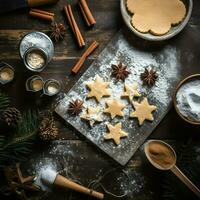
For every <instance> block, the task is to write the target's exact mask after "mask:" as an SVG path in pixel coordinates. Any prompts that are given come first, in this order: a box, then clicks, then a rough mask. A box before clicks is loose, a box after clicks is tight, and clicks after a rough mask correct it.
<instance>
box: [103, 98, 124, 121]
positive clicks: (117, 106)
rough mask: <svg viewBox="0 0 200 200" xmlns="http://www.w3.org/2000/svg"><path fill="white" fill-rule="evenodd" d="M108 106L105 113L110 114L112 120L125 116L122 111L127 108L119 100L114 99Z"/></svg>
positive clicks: (107, 102)
mask: <svg viewBox="0 0 200 200" xmlns="http://www.w3.org/2000/svg"><path fill="white" fill-rule="evenodd" d="M106 105H107V108H105V110H104V112H105V113H109V114H110V115H111V118H112V119H113V118H114V117H116V116H120V117H123V116H124V113H123V112H122V110H123V109H124V108H125V106H126V105H124V104H123V103H120V102H119V100H116V99H112V100H110V101H106Z"/></svg>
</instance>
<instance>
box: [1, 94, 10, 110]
mask: <svg viewBox="0 0 200 200" xmlns="http://www.w3.org/2000/svg"><path fill="white" fill-rule="evenodd" d="M9 105H10V99H9V98H8V96H6V95H4V94H2V93H0V113H2V112H3V111H4V110H5V109H6V108H8V106H9Z"/></svg>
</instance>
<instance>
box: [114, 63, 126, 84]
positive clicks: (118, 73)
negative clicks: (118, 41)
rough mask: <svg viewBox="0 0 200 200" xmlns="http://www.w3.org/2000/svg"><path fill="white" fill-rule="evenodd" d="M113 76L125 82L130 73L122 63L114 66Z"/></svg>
mask: <svg viewBox="0 0 200 200" xmlns="http://www.w3.org/2000/svg"><path fill="white" fill-rule="evenodd" d="M112 70H113V71H112V76H114V77H115V78H116V79H117V80H122V81H124V80H125V79H126V78H127V77H128V75H129V74H130V72H129V71H128V70H127V66H123V64H122V63H121V62H120V63H119V64H118V65H112Z"/></svg>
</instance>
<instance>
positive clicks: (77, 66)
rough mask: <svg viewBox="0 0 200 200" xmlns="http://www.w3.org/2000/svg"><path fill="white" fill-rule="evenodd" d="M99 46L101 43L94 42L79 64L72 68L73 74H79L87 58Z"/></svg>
mask: <svg viewBox="0 0 200 200" xmlns="http://www.w3.org/2000/svg"><path fill="white" fill-rule="evenodd" d="M98 46H99V43H98V42H97V41H94V42H93V43H92V44H91V45H90V46H89V47H88V48H87V49H86V51H85V52H84V53H83V54H82V56H81V57H80V59H79V60H78V62H77V63H76V64H75V65H74V67H73V68H72V72H73V73H75V74H77V73H78V71H79V70H80V69H81V67H82V65H83V64H84V62H85V60H86V58H87V57H88V56H89V55H90V54H91V53H92V52H93V51H94V50H95V49H96V48H97V47H98Z"/></svg>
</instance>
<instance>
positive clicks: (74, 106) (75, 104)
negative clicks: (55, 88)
mask: <svg viewBox="0 0 200 200" xmlns="http://www.w3.org/2000/svg"><path fill="white" fill-rule="evenodd" d="M82 108H83V101H81V100H79V99H76V100H75V101H70V102H69V107H68V113H70V114H72V115H78V114H79V113H80V112H81V111H82Z"/></svg>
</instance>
